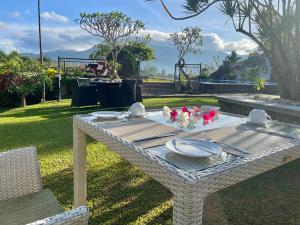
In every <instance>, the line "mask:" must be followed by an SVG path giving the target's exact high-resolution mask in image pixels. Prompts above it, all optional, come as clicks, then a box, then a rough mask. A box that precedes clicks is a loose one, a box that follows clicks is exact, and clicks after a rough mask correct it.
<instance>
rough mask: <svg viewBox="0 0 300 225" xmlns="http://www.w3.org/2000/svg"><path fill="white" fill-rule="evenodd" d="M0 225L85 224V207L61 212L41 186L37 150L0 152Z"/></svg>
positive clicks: (61, 209)
mask: <svg viewBox="0 0 300 225" xmlns="http://www.w3.org/2000/svg"><path fill="white" fill-rule="evenodd" d="M0 180H1V182H0V224H1V225H25V224H27V225H50V224H51V225H63V224H65V225H87V224H88V209H87V208H86V207H85V206H81V207H78V208H76V209H73V210H71V211H68V212H64V210H63V208H62V207H61V206H60V205H59V203H58V201H57V199H56V198H55V197H54V195H53V194H52V192H51V191H50V190H48V189H43V188H42V181H41V176H40V169H39V165H38V161H37V154H36V150H35V148H33V147H29V148H20V149H15V150H11V151H8V152H2V153H0Z"/></svg>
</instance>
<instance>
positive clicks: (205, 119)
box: [202, 110, 217, 125]
mask: <svg viewBox="0 0 300 225" xmlns="http://www.w3.org/2000/svg"><path fill="white" fill-rule="evenodd" d="M216 114H217V113H216V111H215V110H212V111H210V112H208V113H205V114H203V115H202V118H203V125H207V124H208V122H209V121H211V122H213V121H215V116H216Z"/></svg>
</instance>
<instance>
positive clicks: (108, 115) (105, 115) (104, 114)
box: [90, 111, 121, 119]
mask: <svg viewBox="0 0 300 225" xmlns="http://www.w3.org/2000/svg"><path fill="white" fill-rule="evenodd" d="M90 114H91V115H92V116H96V117H98V118H101V119H117V118H118V117H119V116H120V115H121V113H120V112H115V111H99V112H92V113H90Z"/></svg>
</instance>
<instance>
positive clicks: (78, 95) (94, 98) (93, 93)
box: [71, 78, 99, 107]
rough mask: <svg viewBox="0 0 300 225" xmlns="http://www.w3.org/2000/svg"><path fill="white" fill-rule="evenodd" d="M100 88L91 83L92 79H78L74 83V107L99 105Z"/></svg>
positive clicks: (72, 104)
mask: <svg viewBox="0 0 300 225" xmlns="http://www.w3.org/2000/svg"><path fill="white" fill-rule="evenodd" d="M98 96H99V94H98V89H97V87H96V86H95V85H93V84H91V83H90V79H88V78H81V79H76V80H74V81H73V83H72V103H71V106H72V107H80V106H90V105H97V104H98V101H99V97H98Z"/></svg>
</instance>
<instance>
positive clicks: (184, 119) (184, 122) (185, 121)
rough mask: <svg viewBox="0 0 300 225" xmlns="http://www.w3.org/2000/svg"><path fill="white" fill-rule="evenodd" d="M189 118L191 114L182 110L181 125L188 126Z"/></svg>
mask: <svg viewBox="0 0 300 225" xmlns="http://www.w3.org/2000/svg"><path fill="white" fill-rule="evenodd" d="M189 119H190V115H189V113H188V112H180V116H179V121H180V125H181V126H183V127H187V126H188V125H189V123H190V121H189Z"/></svg>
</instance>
